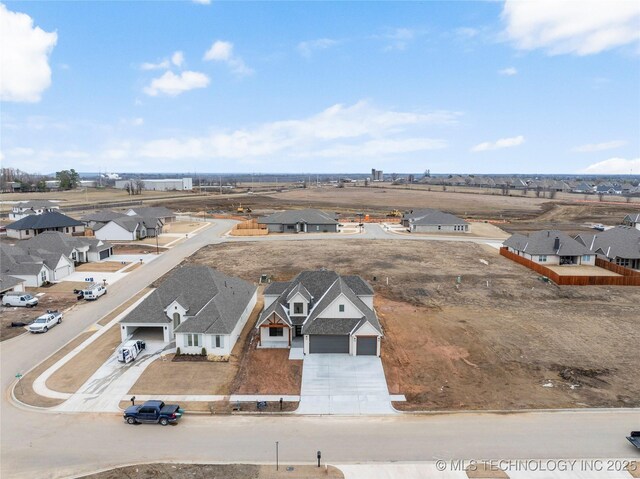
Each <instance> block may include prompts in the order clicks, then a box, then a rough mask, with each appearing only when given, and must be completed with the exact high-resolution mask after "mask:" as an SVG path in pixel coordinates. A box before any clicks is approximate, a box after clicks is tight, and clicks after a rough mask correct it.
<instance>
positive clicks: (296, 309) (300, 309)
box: [293, 303, 304, 314]
mask: <svg viewBox="0 0 640 479" xmlns="http://www.w3.org/2000/svg"><path fill="white" fill-rule="evenodd" d="M293 314H304V303H293Z"/></svg>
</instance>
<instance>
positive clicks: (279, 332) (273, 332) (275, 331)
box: [269, 328, 284, 338]
mask: <svg viewBox="0 0 640 479" xmlns="http://www.w3.org/2000/svg"><path fill="white" fill-rule="evenodd" d="M269 336H270V337H272V338H274V337H276V338H277V337H283V336H284V328H269Z"/></svg>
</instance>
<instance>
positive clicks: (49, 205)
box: [9, 200, 60, 221]
mask: <svg viewBox="0 0 640 479" xmlns="http://www.w3.org/2000/svg"><path fill="white" fill-rule="evenodd" d="M59 209H60V205H59V204H58V203H54V202H53V201H49V200H29V201H20V202H18V203H16V204H14V205H13V206H12V207H11V212H10V213H9V219H11V220H16V221H17V220H21V219H22V218H24V217H26V216H29V215H41V214H42V213H47V212H49V211H58V210H59Z"/></svg>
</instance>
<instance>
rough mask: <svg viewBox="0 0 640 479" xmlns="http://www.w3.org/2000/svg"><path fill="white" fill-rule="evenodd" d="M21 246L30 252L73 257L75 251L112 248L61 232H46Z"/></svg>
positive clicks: (108, 245)
mask: <svg viewBox="0 0 640 479" xmlns="http://www.w3.org/2000/svg"><path fill="white" fill-rule="evenodd" d="M21 246H22V247H23V248H24V249H26V250H27V251H29V250H40V251H46V252H49V253H61V254H64V255H65V256H68V257H71V253H72V252H73V250H74V249H84V248H87V249H88V251H92V252H94V251H104V250H106V249H109V248H111V245H110V244H109V243H107V242H106V241H102V240H99V239H96V238H90V237H86V236H69V235H66V234H64V233H61V232H59V231H44V232H42V233H40V234H39V235H37V236H34V237H33V238H30V239H28V240H26V241H25V242H24V243H22V244H21Z"/></svg>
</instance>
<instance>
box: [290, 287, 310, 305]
mask: <svg viewBox="0 0 640 479" xmlns="http://www.w3.org/2000/svg"><path fill="white" fill-rule="evenodd" d="M296 294H300V295H301V296H302V297H303V298H304V299H306V300H307V301H311V300H312V299H313V296H311V293H309V291H307V288H305V287H304V285H303V284H302V283H298V284H296V285H295V286H294V287H293V288H291V289H290V290H289V294H287V301H290V300H291V298H293V297H294V296H295V295H296Z"/></svg>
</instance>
